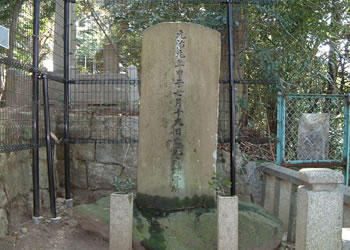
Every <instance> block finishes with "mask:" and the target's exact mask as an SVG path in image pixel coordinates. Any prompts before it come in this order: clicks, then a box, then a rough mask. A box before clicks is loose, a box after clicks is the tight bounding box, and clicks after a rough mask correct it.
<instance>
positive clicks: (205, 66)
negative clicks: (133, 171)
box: [136, 23, 221, 208]
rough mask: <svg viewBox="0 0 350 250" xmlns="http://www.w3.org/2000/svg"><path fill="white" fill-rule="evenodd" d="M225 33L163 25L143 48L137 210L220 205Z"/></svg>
mask: <svg viewBox="0 0 350 250" xmlns="http://www.w3.org/2000/svg"><path fill="white" fill-rule="evenodd" d="M220 45H221V38H220V33H219V32H217V31H215V30H212V29H209V28H206V27H204V26H201V25H198V24H190V23H161V24H158V25H155V26H153V27H151V28H149V29H147V30H146V31H145V32H144V34H143V41H142V72H141V80H142V84H141V93H142V94H141V106H140V126H139V128H140V137H139V138H140V140H139V161H138V162H139V164H138V169H137V176H138V178H137V186H138V195H137V200H136V201H137V204H138V205H139V206H147V207H149V206H151V207H167V208H178V207H193V206H194V207H196V206H204V205H208V204H211V206H214V202H213V201H214V197H215V192H214V190H213V189H211V188H210V186H209V184H208V183H209V181H210V180H211V178H212V175H213V173H214V171H215V169H216V150H217V118H218V104H219V88H218V87H219V73H220Z"/></svg>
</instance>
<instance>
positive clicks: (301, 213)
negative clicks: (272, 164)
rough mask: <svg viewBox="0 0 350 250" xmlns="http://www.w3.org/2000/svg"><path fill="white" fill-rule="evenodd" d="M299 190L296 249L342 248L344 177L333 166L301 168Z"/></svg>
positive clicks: (335, 249)
mask: <svg viewBox="0 0 350 250" xmlns="http://www.w3.org/2000/svg"><path fill="white" fill-rule="evenodd" d="M299 173H300V178H301V179H302V180H303V181H305V183H306V184H305V185H303V186H300V187H299V188H298V193H297V225H296V249H298V250H314V249H319V250H321V249H325V250H326V249H334V250H337V249H341V248H342V219H343V218H342V217H343V193H342V191H341V189H340V187H339V184H341V183H343V181H344V177H343V175H342V174H341V173H340V172H337V171H333V170H330V169H312V168H311V169H302V170H300V172H299Z"/></svg>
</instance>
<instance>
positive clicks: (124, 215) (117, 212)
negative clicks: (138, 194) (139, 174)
mask: <svg viewBox="0 0 350 250" xmlns="http://www.w3.org/2000/svg"><path fill="white" fill-rule="evenodd" d="M110 197H111V198H110V199H111V205H110V212H109V213H110V222H109V235H110V236H109V249H110V250H132V230H133V204H134V202H133V194H132V193H130V194H118V193H113V194H111V196H110Z"/></svg>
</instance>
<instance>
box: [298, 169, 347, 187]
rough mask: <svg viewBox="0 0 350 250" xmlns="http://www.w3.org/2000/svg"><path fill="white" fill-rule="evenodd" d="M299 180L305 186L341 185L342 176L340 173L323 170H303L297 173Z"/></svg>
mask: <svg viewBox="0 0 350 250" xmlns="http://www.w3.org/2000/svg"><path fill="white" fill-rule="evenodd" d="M299 174H300V178H301V179H302V180H303V181H305V182H306V183H307V184H312V185H314V184H342V183H343V182H344V176H343V174H342V173H341V172H338V171H334V170H331V169H324V168H304V169H301V170H300V171H299Z"/></svg>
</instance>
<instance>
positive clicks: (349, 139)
mask: <svg viewBox="0 0 350 250" xmlns="http://www.w3.org/2000/svg"><path fill="white" fill-rule="evenodd" d="M349 102H350V94H349V93H348V94H346V95H345V98H344V151H343V157H344V158H345V159H346V169H345V185H346V186H349V165H350V159H349V158H350V157H349V156H350V152H349V145H350V133H349V122H350V119H349V118H350V112H349Z"/></svg>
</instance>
